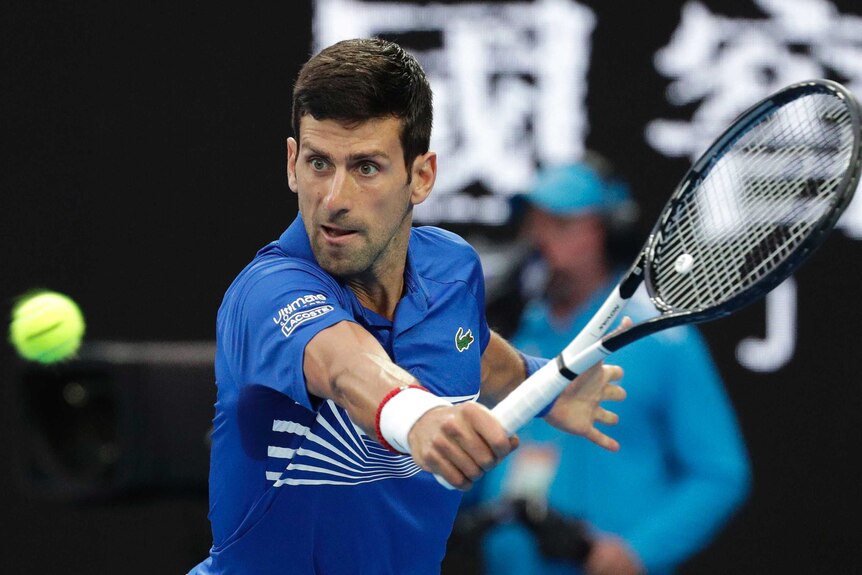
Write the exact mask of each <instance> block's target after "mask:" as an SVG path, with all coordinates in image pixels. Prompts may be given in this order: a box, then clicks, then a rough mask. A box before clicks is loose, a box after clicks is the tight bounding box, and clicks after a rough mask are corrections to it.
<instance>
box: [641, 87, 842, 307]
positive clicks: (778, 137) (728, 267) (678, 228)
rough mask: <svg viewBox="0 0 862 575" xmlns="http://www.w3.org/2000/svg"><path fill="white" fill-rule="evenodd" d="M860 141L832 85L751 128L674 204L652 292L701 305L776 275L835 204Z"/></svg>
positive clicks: (677, 303)
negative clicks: (830, 90) (828, 92)
mask: <svg viewBox="0 0 862 575" xmlns="http://www.w3.org/2000/svg"><path fill="white" fill-rule="evenodd" d="M853 145H854V135H853V133H852V120H851V117H850V114H849V113H848V111H847V107H846V104H845V102H844V101H843V100H841V99H839V98H837V97H835V96H833V95H831V94H827V93H818V94H807V95H805V96H802V97H799V98H797V99H795V100H792V101H790V102H788V103H786V104H785V105H783V106H781V107H779V108H777V109H775V110H774V111H773V112H772V113H770V114H769V115H768V116H766V117H765V118H764V119H763V120H761V121H759V122H758V123H756V124H755V125H753V126H752V127H749V128H748V130H747V131H746V133H745V134H744V135H743V136H742V137H740V138H739V139H738V140H736V141H735V142H733V143H732V144H731V145H730V147H729V148H727V149H726V150H725V151H724V152H723V153H721V155H720V157H719V158H718V159H717V160H715V161H714V163H713V164H712V165H711V166H710V167H709V168H708V169H707V171H706V173H705V174H704V175H702V176H701V179H700V181H698V182H696V183H694V185H693V187H692V188H691V189H690V190H689V192H688V193H685V194H683V195H682V196H681V197H680V198H679V201H678V202H676V203H675V204H674V205H673V208H672V210H673V211H672V212H671V215H670V216H669V217H667V218H666V221H665V223H664V225H663V226H662V227H661V228H660V231H659V234H658V242H657V244H656V248H655V253H654V257H653V260H652V265H651V270H650V273H651V277H652V284H653V291H654V292H655V293H656V295H658V296H659V298H660V300H661V301H662V302H663V303H664V304H665V305H667V306H668V307H669V308H671V309H676V310H693V309H703V308H706V307H710V306H714V305H718V304H721V303H723V302H725V301H727V300H729V299H730V298H732V297H733V296H735V295H736V294H738V293H740V292H742V291H744V290H746V289H748V288H750V287H751V286H753V285H755V284H756V283H757V282H759V281H760V280H762V279H763V278H764V277H766V276H767V275H769V274H770V273H771V272H772V271H773V270H774V269H775V268H776V267H778V266H779V265H781V263H782V262H784V261H785V260H787V258H788V257H789V256H791V255H792V254H793V253H794V252H795V251H796V249H797V248H798V246H799V245H800V244H801V243H802V242H804V241H805V240H806V238H808V237H809V236H810V235H811V233H812V232H813V231H815V230H816V229H818V224H819V223H820V221H821V220H822V219H823V217H824V216H825V215H826V214H827V212H829V210H830V208H831V206H832V205H833V203H834V202H835V201H836V197H837V195H838V193H839V187H840V183H841V181H842V178H843V177H844V174H845V172H846V171H847V169H848V166H849V164H850V159H851V156H852V153H853ZM686 260H688V261H689V262H690V264H686Z"/></svg>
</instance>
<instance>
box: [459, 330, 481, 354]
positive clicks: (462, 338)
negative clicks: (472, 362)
mask: <svg viewBox="0 0 862 575" xmlns="http://www.w3.org/2000/svg"><path fill="white" fill-rule="evenodd" d="M475 339H476V338H474V337H473V330H471V329H468V330H467V331H466V332H464V328H463V327H459V328H458V333H456V334H455V349H457V350H458V351H466V350H467V348H468V347H470V346H471V345H473V341H475Z"/></svg>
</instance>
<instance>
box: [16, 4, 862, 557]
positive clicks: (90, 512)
mask: <svg viewBox="0 0 862 575" xmlns="http://www.w3.org/2000/svg"><path fill="white" fill-rule="evenodd" d="M588 4H590V5H591V6H593V7H594V10H595V11H596V12H597V13H599V15H600V20H601V22H603V23H604V24H602V25H601V26H598V27H597V29H596V31H595V33H594V37H593V40H594V44H593V51H594V54H593V62H592V64H591V67H590V73H589V82H590V90H589V95H588V105H589V108H590V121H591V130H590V134H589V137H588V144H589V145H590V147H593V148H595V149H597V150H599V151H600V152H603V153H604V154H605V155H607V156H609V157H610V158H611V159H612V160H613V161H614V162H615V163H616V164H617V166H618V168H620V169H621V171H622V172H623V173H624V174H625V175H626V176H627V177H628V178H629V179H631V180H632V181H634V182H637V185H636V186H635V191H636V195H637V197H638V199H639V200H640V201H641V204H642V206H643V207H644V211H645V213H646V215H647V219H650V215H651V214H654V213H655V212H656V211H657V210H658V207H659V204H660V203H661V202H662V201H663V199H664V198H665V197H666V196H667V193H668V191H669V190H670V189H672V187H673V185H674V184H675V183H676V182H677V181H678V179H679V177H680V176H681V175H682V173H683V172H684V170H685V168H686V167H687V164H688V161H687V160H683V159H680V160H674V161H672V160H668V159H667V158H664V157H663V156H661V155H659V154H658V153H657V152H655V151H653V150H652V149H650V148H649V147H648V146H646V145H645V144H644V142H643V138H642V136H641V134H642V132H643V127H644V125H645V124H646V122H647V121H648V120H649V119H651V118H653V117H654V116H655V112H654V111H655V110H656V109H660V108H663V107H666V106H667V104H666V103H665V101H664V89H665V87H666V80H664V79H662V78H661V77H659V76H658V75H657V74H655V73H654V72H653V71H652V68H651V59H652V54H653V53H654V52H655V51H656V50H657V49H658V48H660V47H661V46H663V45H664V44H665V43H666V42H667V38H668V37H669V36H670V34H671V33H672V32H673V30H674V28H675V27H676V25H677V23H678V19H679V13H680V7H681V5H682V3H681V2H680V3H677V2H667V3H664V2H662V3H653V4H661V6H660V7H657V6H655V5H653V6H650V7H649V8H648V9H647V8H646V7H643V8H639V9H638V13H639V14H638V15H635V14H632V13H631V10H632V8H631V6H630V3H623V2H604V3H600V2H594V3H588ZM710 5H711V6H714V5H719V6H721V8H722V10H723V11H726V12H731V13H733V14H734V15H740V16H746V15H752V14H758V13H759V12H758V11H757V10H756V9H755V8H754V7H752V4H751V3H750V2H742V1H740V2H728V1H723V2H712V3H710ZM836 5H837V6H838V7H839V8H841V9H842V10H843V11H850V12H853V11H854V10H855V11H856V12H857V13H858V12H859V9H858V8H854V7H853V6H852V3H851V2H849V1H848V2H845V3H843V5H842V4H841V3H837V4H836ZM0 11H2V13H0V38H2V40H0V42H2V53H0V58H2V89H0V98H2V105H0V108H2V125H0V126H1V127H2V130H0V132H2V137H3V149H2V150H3V152H2V170H0V182H2V183H0V197H2V209H0V238H2V243H3V249H2V259H3V266H2V270H3V272H2V276H0V277H2V280H0V282H2V285H0V288H2V291H0V298H2V301H3V303H4V304H5V305H6V309H7V310H8V307H9V305H11V301H12V298H13V297H14V296H15V295H17V294H19V293H21V292H23V291H25V290H28V289H30V288H33V287H38V286H43V287H50V288H52V289H56V290H59V291H63V292H66V293H69V294H70V295H72V296H73V297H74V298H75V299H76V300H77V301H78V302H79V303H80V304H81V306H82V308H83V309H84V311H85V313H86V315H87V318H88V341H89V340H92V341H130V342H146V341H152V340H156V341H177V342H183V341H209V340H211V339H212V337H213V328H214V317H215V311H216V309H217V307H218V304H219V302H220V299H221V296H222V293H223V291H224V289H225V288H226V287H227V285H228V284H229V282H230V281H231V279H232V278H233V276H234V274H235V273H236V272H237V271H238V270H239V269H240V268H241V267H242V266H243V265H244V264H245V263H246V262H247V261H248V260H249V258H250V257H251V256H252V255H253V254H254V252H255V250H257V249H258V248H259V247H260V246H262V245H263V244H264V243H266V242H268V241H270V240H271V239H274V238H275V237H276V236H277V235H278V233H280V231H281V229H282V228H283V227H284V226H285V225H286V224H287V223H288V222H289V221H290V220H291V219H292V217H293V215H294V213H295V209H296V203H295V200H294V198H293V196H292V194H291V193H290V192H289V190H288V189H287V185H286V178H285V176H284V161H285V146H284V139H285V137H287V136H288V135H290V126H289V96H290V88H291V82H292V78H293V77H294V75H295V73H296V71H297V70H298V67H299V66H300V65H301V63H302V62H303V61H304V60H305V59H306V58H307V56H308V54H309V51H310V46H311V29H310V26H309V22H310V19H311V6H310V4H309V3H308V2H286V1H285V2H281V3H278V4H275V3H273V4H270V5H267V6H266V7H265V8H260V7H245V6H242V5H240V4H234V5H232V6H218V7H217V8H216V7H213V6H212V5H210V4H209V3H203V2H194V3H179V4H178V5H175V6H170V7H168V6H166V5H164V6H160V7H156V6H144V5H143V4H141V3H135V4H126V3H62V4H60V3H58V4H50V5H49V4H48V3H33V2H20V1H19V2H13V1H8V2H4V3H3V6H2V7H0ZM644 12H645V13H644ZM608 22H610V23H612V25H611V24H607V23H608ZM621 38H625V39H626V40H625V41H623V40H621ZM629 134H631V135H632V137H627V135H629ZM441 169H445V167H441ZM858 258H859V246H858V245H857V244H856V243H855V242H854V241H852V240H850V239H847V237H845V236H844V235H843V234H835V235H833V237H832V238H830V240H829V241H828V242H827V244H826V245H825V246H824V248H823V249H822V250H821V251H820V252H818V253H817V254H816V255H815V257H814V258H813V259H812V260H811V262H810V263H809V264H808V266H807V267H806V268H804V269H803V270H802V272H800V273H799V274H798V276H797V285H798V299H799V312H798V313H799V315H798V340H797V351H796V353H795V355H794V357H793V359H792V360H791V361H790V363H789V364H787V365H786V366H784V367H783V368H782V369H780V370H779V371H777V372H774V373H769V374H757V373H754V372H751V371H749V370H746V369H744V368H743V367H741V366H740V365H739V364H738V363H737V361H736V360H735V357H734V349H735V346H736V344H737V343H738V341H739V340H740V339H742V338H743V337H746V336H760V335H762V332H763V329H764V328H763V314H764V309H763V306H762V305H756V306H753V307H751V308H749V309H747V310H745V311H743V312H742V313H740V314H739V315H737V316H734V317H733V318H728V319H725V320H722V321H720V322H718V323H715V324H710V325H705V326H703V330H704V332H705V334H706V335H707V338H708V339H709V341H710V343H711V344H712V347H713V351H714V354H715V356H716V359H717V360H718V363H719V366H720V368H721V371H722V374H723V375H724V377H725V379H726V380H727V383H728V388H729V390H730V393H731V396H732V399H733V401H734V404H735V405H736V407H737V409H738V411H739V415H740V419H741V422H742V426H743V431H744V433H745V436H746V440H747V442H748V446H749V449H750V451H751V454H752V459H753V464H754V478H755V484H754V493H753V497H752V499H751V501H750V502H749V504H748V505H747V506H746V507H745V509H744V510H743V511H742V512H741V513H740V514H739V515H738V516H737V517H736V518H735V519H734V520H733V522H732V523H731V524H730V526H729V527H728V529H727V530H726V531H725V532H724V533H722V535H721V536H720V537H719V539H718V540H717V541H716V542H715V543H714V544H713V545H712V546H711V547H710V548H709V549H707V550H706V551H704V552H703V553H702V554H700V555H699V556H698V557H696V558H695V559H694V560H692V561H691V562H690V563H689V565H687V567H686V569H685V572H686V573H715V574H719V573H722V574H723V573H740V574H741V573H752V574H755V573H756V574H760V573H772V572H778V571H791V572H812V573H826V572H834V573H849V572H859V571H860V569H862V566H860V564H862V535H860V531H859V529H858V528H856V523H857V521H856V519H857V517H858V513H859V511H860V495H859V490H858V488H857V480H856V474H857V467H858V466H857V465H855V464H854V459H855V457H856V456H857V455H858V453H859V452H860V448H862V440H860V433H859V431H858V429H857V425H856V421H857V419H858V413H859V412H860V408H862V393H860V391H859V387H858V386H857V379H858V376H857V373H856V369H855V365H854V362H853V359H852V358H854V357H855V352H856V350H857V349H858V346H857V344H856V341H855V337H854V336H853V334H854V333H855V328H856V326H857V324H858V323H859V321H858V320H859V318H860V315H862V310H860V306H859V304H858V303H857V299H856V298H855V297H854V296H855V294H856V290H855V289H854V288H855V287H856V286H857V285H858V273H856V272H855V268H856V267H857V262H858V261H859V260H858ZM0 357H2V362H3V363H2V375H3V377H2V379H0V382H2V384H3V385H2V386H0V399H2V404H3V413H5V414H7V415H4V416H3V417H2V419H0V449H2V452H0V456H2V459H3V461H9V460H10V458H13V459H14V457H13V456H14V455H16V454H20V451H21V450H22V449H24V448H25V443H24V442H23V439H22V437H21V433H20V430H17V429H16V428H15V427H14V426H13V425H12V423H11V422H13V421H14V420H15V415H20V413H18V407H19V406H18V405H17V404H16V395H15V393H13V390H14V388H15V385H16V377H17V375H16V374H17V373H18V370H19V369H20V368H21V365H20V362H19V361H18V360H17V358H15V357H14V355H13V353H12V351H11V349H9V347H8V346H4V347H3V350H2V355H0ZM164 401H165V402H166V404H170V402H171V401H172V398H171V397H165V398H164ZM13 412H14V413H13ZM8 414H11V415H8ZM4 469H7V470H8V471H9V472H8V473H4V472H0V509H2V510H3V511H2V517H3V519H4V523H5V524H6V529H5V530H4V533H5V535H4V536H3V538H2V540H0V567H3V568H4V571H6V572H14V573H45V572H66V573H108V572H117V571H122V572H125V573H181V572H185V570H186V569H188V568H189V567H190V566H191V565H192V564H193V563H194V562H196V561H197V560H198V559H200V558H202V557H203V556H204V554H205V552H206V549H207V543H208V541H207V537H208V532H207V529H208V525H207V523H206V501H205V497H204V496H203V495H202V494H201V493H200V492H198V491H194V490H193V491H191V492H188V491H186V492H182V493H172V494H149V495H145V496H141V497H137V498H134V499H129V500H123V501H112V502H102V503H86V504H85V503H80V502H64V501H57V500H49V499H46V498H42V497H38V496H36V495H34V494H32V493H28V492H27V491H26V490H22V489H21V487H20V485H19V483H18V482H16V480H15V473H14V472H13V471H12V469H11V464H8V465H6V464H4Z"/></svg>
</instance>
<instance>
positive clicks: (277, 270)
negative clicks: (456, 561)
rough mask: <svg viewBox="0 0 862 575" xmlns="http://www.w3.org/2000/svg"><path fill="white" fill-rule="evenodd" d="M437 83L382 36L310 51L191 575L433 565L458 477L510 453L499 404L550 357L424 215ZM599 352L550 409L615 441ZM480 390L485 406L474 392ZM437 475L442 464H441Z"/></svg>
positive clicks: (246, 283)
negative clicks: (504, 329)
mask: <svg viewBox="0 0 862 575" xmlns="http://www.w3.org/2000/svg"><path fill="white" fill-rule="evenodd" d="M431 123H432V96H431V89H430V86H429V84H428V81H427V79H426V77H425V74H424V72H423V71H422V69H421V68H420V66H419V65H418V63H417V62H416V60H415V59H414V58H413V57H412V56H410V55H408V54H407V53H406V52H405V51H404V50H402V49H401V48H400V47H399V46H398V45H396V44H394V43H391V42H387V41H383V40H377V39H373V40H349V41H344V42H340V43H337V44H335V45H333V46H330V47H329V48H326V49H324V50H323V51H321V52H320V53H319V54H317V55H315V56H314V57H312V58H311V59H310V60H309V61H308V62H307V63H306V64H305V65H304V66H303V68H302V70H301V71H300V74H299V77H298V79H297V81H296V84H295V87H294V93H293V129H294V134H295V136H296V138H295V139H294V138H289V139H288V141H287V174H288V182H289V185H290V188H291V190H293V191H294V192H295V193H297V194H298V199H299V215H298V216H297V217H296V219H295V220H294V221H293V223H292V224H291V225H290V226H289V227H288V228H287V230H286V231H285V232H284V233H283V234H282V235H281V237H280V238H279V239H278V240H277V241H274V242H272V243H271V244H269V245H267V246H265V247H264V248H262V249H261V250H260V251H259V252H258V253H257V255H256V256H255V257H254V259H253V260H252V261H251V263H249V265H248V266H247V267H246V268H245V269H244V270H243V271H242V272H241V273H240V274H239V276H238V277H237V278H236V279H235V280H234V282H233V283H232V285H231V286H230V287H229V288H228V290H227V293H226V294H225V297H224V301H223V303H222V305H221V307H220V309H219V313H218V318H217V340H218V346H217V353H216V379H217V384H218V398H217V401H216V406H215V419H214V429H213V435H212V453H211V470H210V512H209V519H210V522H211V524H212V531H213V545H212V548H211V550H210V553H209V557H207V558H206V559H205V560H204V561H203V562H202V563H200V564H199V565H197V566H195V567H194V568H193V569H192V570H191V573H195V574H216V573H218V574H227V573H250V574H270V573H284V574H293V575H302V574H311V573H322V574H327V575H330V574H341V573H344V574H348V573H349V574H352V575H355V574H363V573H365V574H375V575H376V574H382V573H397V574H414V575H422V574H430V573H439V571H440V563H441V561H442V559H443V555H444V553H445V547H446V540H447V538H448V536H449V533H450V531H451V529H452V525H453V521H454V517H455V514H456V511H457V509H458V505H459V502H460V500H461V495H462V494H461V492H460V491H457V490H448V489H446V488H444V487H442V486H441V485H440V484H439V483H438V482H437V481H436V480H435V478H434V476H433V475H432V473H436V474H438V475H439V476H441V477H442V478H444V479H445V480H446V481H448V482H449V483H450V484H451V485H453V486H455V487H457V488H458V489H460V490H466V489H469V487H470V486H471V485H472V483H473V482H474V481H475V480H477V479H478V478H479V477H481V476H482V475H483V473H484V472H486V471H488V470H490V469H492V468H493V467H494V466H495V465H496V464H497V463H499V462H500V461H501V460H502V459H503V458H505V457H506V455H508V454H509V452H510V451H511V450H512V449H514V448H515V447H516V446H517V439H516V438H509V437H508V436H507V433H506V432H505V430H504V429H503V428H502V427H501V426H500V424H499V423H498V422H497V420H496V419H495V418H494V416H493V415H492V414H491V413H490V411H489V410H488V408H487V407H486V405H488V404H493V403H494V402H495V401H498V400H499V399H501V398H502V397H505V396H506V394H507V393H508V392H509V391H511V389H513V388H514V387H515V386H517V385H518V383H520V382H521V381H523V380H524V378H525V377H526V376H528V375H529V374H530V373H532V372H533V371H535V370H536V369H538V368H539V367H540V366H541V365H543V363H544V361H545V360H542V359H539V358H535V357H528V356H524V355H522V354H520V353H519V352H517V351H516V350H515V349H514V348H513V347H511V346H510V345H509V344H508V343H506V342H505V341H504V340H503V339H502V338H501V337H500V336H498V335H496V334H495V333H494V332H492V331H491V330H490V329H489V326H488V324H487V321H486V318H485V295H484V283H483V276H482V270H481V267H480V264H479V260H478V257H477V254H476V253H475V251H474V250H473V249H472V248H471V247H470V246H469V245H468V244H467V243H466V242H465V241H464V240H462V239H461V238H459V237H458V236H456V235H454V234H452V233H449V232H447V231H444V230H441V229H437V228H432V227H413V226H412V212H413V207H414V206H415V205H417V204H419V203H421V202H422V201H423V200H424V199H425V198H426V197H428V194H430V193H431V189H432V187H433V185H434V180H435V177H436V173H437V158H436V155H435V153H434V152H431V151H429V142H430V135H431ZM621 376H622V370H621V369H620V368H619V367H617V366H609V365H597V366H595V367H593V368H592V369H590V370H589V371H587V372H585V373H584V374H582V375H581V376H580V377H578V378H577V379H575V380H574V382H573V383H572V385H571V386H570V387H569V388H568V389H567V390H566V391H565V392H564V394H563V395H562V396H561V397H560V398H559V399H558V400H557V401H556V402H554V403H552V404H551V405H550V406H549V407H548V408H546V410H545V412H544V413H543V415H544V417H545V418H546V420H547V421H548V422H550V423H551V424H552V425H554V426H556V427H558V428H560V429H563V430H565V431H568V432H570V433H573V434H577V435H581V436H583V437H585V438H587V439H588V440H590V441H592V442H594V443H596V444H597V445H599V446H601V447H603V448H605V449H608V450H610V451H615V450H617V449H618V447H619V445H618V444H617V442H616V441H615V440H614V439H612V438H611V437H609V436H607V435H606V434H604V433H602V432H601V431H599V430H598V429H597V428H596V427H595V424H596V423H597V422H599V423H604V424H614V423H616V421H617V416H616V414H614V413H613V412H611V411H608V410H606V409H605V408H604V407H602V405H601V403H602V402H603V401H606V400H612V401H613V400H621V399H623V398H624V396H625V392H624V391H623V389H622V388H621V387H620V386H619V385H617V384H616V383H615V382H616V381H617V380H619V378H620V377H621ZM480 394H481V398H482V403H483V404H485V405H482V404H480V403H479V402H477V401H475V400H476V399H477V398H478V397H479V395H480ZM429 472H430V473H429Z"/></svg>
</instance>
